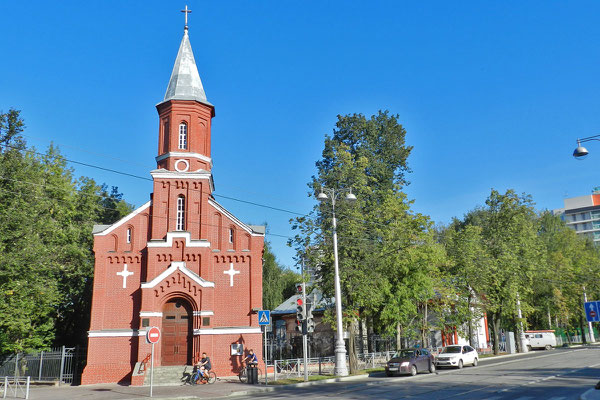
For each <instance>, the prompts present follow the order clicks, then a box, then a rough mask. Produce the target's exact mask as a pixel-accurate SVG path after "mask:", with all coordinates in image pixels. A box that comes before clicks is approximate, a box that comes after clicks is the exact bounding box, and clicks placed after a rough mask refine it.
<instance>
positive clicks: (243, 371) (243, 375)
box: [238, 367, 248, 383]
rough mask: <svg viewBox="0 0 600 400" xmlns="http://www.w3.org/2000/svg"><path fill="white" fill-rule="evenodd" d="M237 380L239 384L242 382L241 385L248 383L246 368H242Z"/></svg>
mask: <svg viewBox="0 0 600 400" xmlns="http://www.w3.org/2000/svg"><path fill="white" fill-rule="evenodd" d="M238 378H240V382H242V383H246V382H248V372H247V370H246V367H244V368H242V369H241V370H240V373H239V374H238Z"/></svg>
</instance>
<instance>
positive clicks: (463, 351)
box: [435, 345, 479, 369]
mask: <svg viewBox="0 0 600 400" xmlns="http://www.w3.org/2000/svg"><path fill="white" fill-rule="evenodd" d="M478 362H479V354H477V350H475V349H474V348H472V347H471V346H466V345H465V346H461V345H452V346H446V347H444V348H443V349H442V351H441V352H440V354H438V356H437V357H436V359H435V366H436V367H456V368H459V369H460V368H462V367H463V366H464V365H472V366H474V367H475V366H477V363H478Z"/></svg>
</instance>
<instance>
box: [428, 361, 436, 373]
mask: <svg viewBox="0 0 600 400" xmlns="http://www.w3.org/2000/svg"><path fill="white" fill-rule="evenodd" d="M434 372H435V364H434V363H432V362H430V363H429V373H430V374H433V373H434Z"/></svg>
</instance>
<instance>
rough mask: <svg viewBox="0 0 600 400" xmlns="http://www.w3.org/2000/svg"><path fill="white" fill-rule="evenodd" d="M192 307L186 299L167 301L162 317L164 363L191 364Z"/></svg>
mask: <svg viewBox="0 0 600 400" xmlns="http://www.w3.org/2000/svg"><path fill="white" fill-rule="evenodd" d="M192 338H193V330H192V307H190V305H189V303H188V302H187V301H186V300H184V299H172V300H169V301H168V302H167V303H165V305H164V307H163V318H162V339H161V342H162V346H161V364H162V365H190V364H191V362H192Z"/></svg>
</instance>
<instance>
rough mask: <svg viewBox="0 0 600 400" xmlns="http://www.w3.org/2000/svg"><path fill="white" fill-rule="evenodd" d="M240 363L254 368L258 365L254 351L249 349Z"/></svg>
mask: <svg viewBox="0 0 600 400" xmlns="http://www.w3.org/2000/svg"><path fill="white" fill-rule="evenodd" d="M242 362H245V363H246V365H247V366H248V367H256V366H257V365H258V358H257V357H256V354H254V350H252V349H250V351H249V352H248V356H247V357H246V358H244V360H243V361H242Z"/></svg>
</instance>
